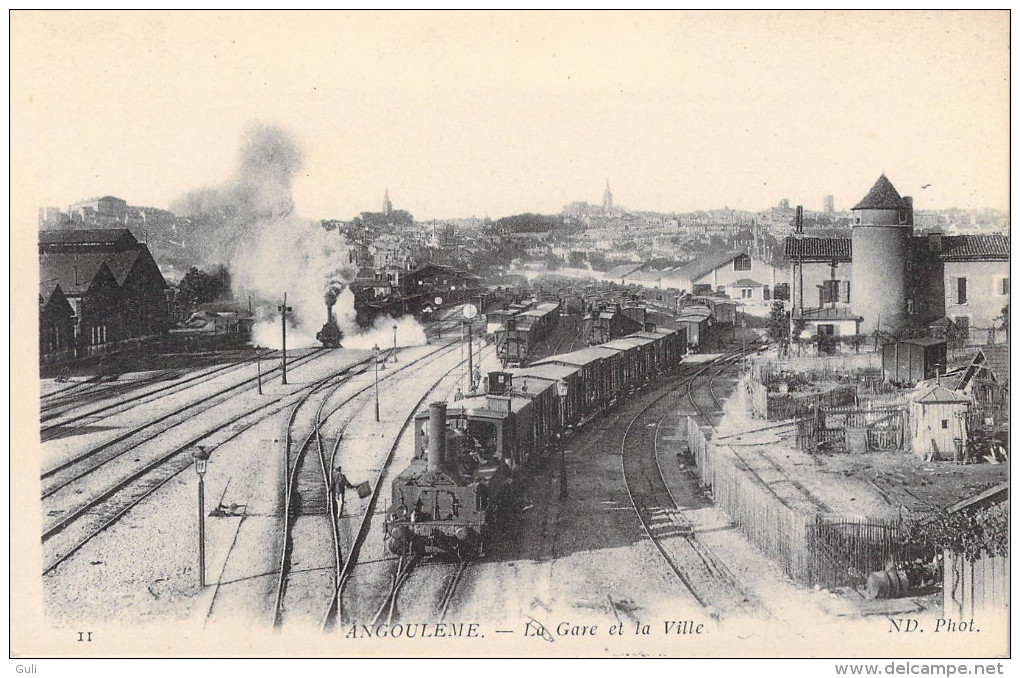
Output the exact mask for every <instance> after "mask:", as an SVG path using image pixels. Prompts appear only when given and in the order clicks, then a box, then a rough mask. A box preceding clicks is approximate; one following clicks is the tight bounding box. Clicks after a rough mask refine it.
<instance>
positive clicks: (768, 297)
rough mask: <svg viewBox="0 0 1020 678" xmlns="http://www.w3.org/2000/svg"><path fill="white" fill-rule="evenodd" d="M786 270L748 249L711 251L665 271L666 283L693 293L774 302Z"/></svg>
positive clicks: (743, 300) (751, 301)
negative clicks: (715, 293) (751, 253)
mask: <svg viewBox="0 0 1020 678" xmlns="http://www.w3.org/2000/svg"><path fill="white" fill-rule="evenodd" d="M785 283H786V274H785V272H784V271H783V270H782V269H779V268H777V267H775V266H773V265H772V264H770V263H768V262H767V261H763V260H762V259H758V258H757V257H752V256H751V255H750V254H749V253H748V252H747V250H731V251H727V252H710V253H708V254H705V255H703V256H700V257H698V258H697V259H695V260H694V261H691V262H689V263H687V264H684V265H683V266H679V267H677V268H675V269H673V270H671V271H668V272H666V271H664V272H663V274H662V283H661V285H662V287H674V288H676V289H678V290H686V291H688V292H690V293H692V294H706V293H709V292H721V293H723V294H725V295H727V296H728V297H730V298H731V299H736V300H739V301H741V302H742V303H745V304H752V305H753V304H767V303H771V301H772V299H773V297H774V296H775V290H776V287H777V286H781V285H785Z"/></svg>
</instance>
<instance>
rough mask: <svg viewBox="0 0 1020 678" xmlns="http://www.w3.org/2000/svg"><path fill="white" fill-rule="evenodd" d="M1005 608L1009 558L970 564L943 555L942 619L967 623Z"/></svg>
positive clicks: (1007, 607)
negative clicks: (966, 621)
mask: <svg viewBox="0 0 1020 678" xmlns="http://www.w3.org/2000/svg"><path fill="white" fill-rule="evenodd" d="M1008 609H1009V558H1008V557H1007V558H1004V557H1000V556H996V557H985V558H981V559H979V560H977V561H975V562H973V563H971V562H968V561H967V560H966V559H965V558H964V557H963V556H957V555H954V554H952V553H950V552H949V551H946V552H945V560H944V561H943V585H942V617H943V618H944V619H956V620H967V619H974V618H980V617H982V616H985V614H983V613H988V612H989V611H991V612H992V613H993V614H996V615H999V616H1001V615H1002V614H1004V613H1005V612H1006V611H1007V610H1008Z"/></svg>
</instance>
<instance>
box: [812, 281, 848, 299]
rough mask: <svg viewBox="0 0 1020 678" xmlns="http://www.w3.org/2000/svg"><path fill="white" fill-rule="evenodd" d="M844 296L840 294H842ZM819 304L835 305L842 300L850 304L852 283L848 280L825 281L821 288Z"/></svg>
mask: <svg viewBox="0 0 1020 678" xmlns="http://www.w3.org/2000/svg"><path fill="white" fill-rule="evenodd" d="M841 291H842V292H843V294H840V292H841ZM819 294H820V298H819V300H818V301H819V303H820V304H834V303H836V302H837V301H840V299H843V301H844V302H846V303H849V301H850V282H849V281H846V280H824V281H822V285H821V287H820V288H819Z"/></svg>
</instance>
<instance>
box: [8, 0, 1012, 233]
mask: <svg viewBox="0 0 1020 678" xmlns="http://www.w3.org/2000/svg"><path fill="white" fill-rule="evenodd" d="M879 14H880V17H879V16H878V15H876V14H875V13H840V12H819V13H795V12H787V13H750V12H736V13H663V14H648V13H642V14H634V15H628V14H623V15H618V14H593V13H569V12H565V13H552V14H541V15H538V14H532V13H476V14H460V13H446V14H430V13H400V12H397V13H355V14H353V15H339V14H312V15H310V14H305V13H280V14H260V13H241V14H232V13H203V14H191V13H145V12H142V13H130V14H117V13H88V12H85V13H78V12H67V13H35V12H18V13H15V14H13V15H12V26H11V28H12V53H14V54H19V55H20V59H18V60H16V61H15V62H14V63H12V80H11V88H12V104H11V116H12V119H11V124H12V149H11V164H12V172H13V175H12V202H13V204H12V208H13V209H14V210H15V214H18V213H19V212H20V213H22V214H26V215H28V214H30V215H31V217H32V218H33V219H34V216H35V210H36V209H37V208H38V207H41V206H46V205H55V206H61V207H64V208H66V206H67V205H68V204H70V203H73V202H75V201H78V200H82V199H85V198H90V197H94V196H100V195H108V194H109V195H115V196H118V197H121V198H124V199H125V200H127V201H128V202H129V203H130V204H132V205H146V206H153V207H161V208H169V207H170V206H171V204H172V203H173V202H174V201H175V200H176V199H177V198H179V197H180V196H182V195H183V194H185V193H186V192H188V191H191V190H193V189H196V188H201V187H204V186H216V185H220V184H223V183H225V182H227V181H228V180H229V179H230V176H231V172H232V171H233V168H234V166H235V165H236V157H237V149H238V146H239V145H240V141H241V138H242V135H243V133H244V130H245V128H246V126H247V125H250V124H251V123H253V122H257V123H262V124H269V125H274V126H278V127H279V128H281V129H283V130H285V131H286V132H287V133H288V134H289V135H290V136H291V137H292V138H293V140H294V141H295V142H296V143H297V144H298V145H299V146H300V147H301V149H302V152H303V163H302V169H301V172H300V173H299V174H298V176H297V177H296V179H295V180H294V184H293V192H294V200H295V206H296V211H297V213H298V214H299V215H300V216H302V217H306V218H310V219H319V218H351V217H353V216H355V215H357V214H358V213H359V212H362V211H376V210H378V209H379V205H380V204H381V200H382V196H383V193H384V191H385V190H386V189H387V188H388V189H389V195H390V198H391V200H392V204H393V207H394V208H395V209H405V210H407V211H409V212H411V213H412V214H414V216H415V218H417V219H431V218H458V217H461V218H462V217H470V216H472V215H474V216H477V217H484V216H487V215H488V216H490V217H492V218H497V217H499V216H504V215H509V214H516V213H521V212H542V213H558V212H560V210H562V209H563V207H564V205H566V204H568V203H570V202H573V201H577V200H584V201H587V202H589V203H591V204H600V203H601V201H602V194H603V191H604V189H605V182H606V178H607V177H608V179H609V181H610V184H611V186H612V192H613V196H614V202H615V203H618V204H622V205H625V206H627V208H629V209H632V210H641V211H654V212H670V211H677V212H685V211H695V210H701V209H704V210H708V209H719V208H722V207H724V206H727V207H730V208H733V209H740V210H748V211H760V210H764V209H767V208H768V207H770V206H773V205H777V204H778V203H779V201H780V199H782V198H787V199H789V201H790V204H791V205H797V204H803V205H804V206H805V208H807V209H810V210H816V211H821V210H822V209H823V207H824V204H823V199H824V197H825V196H826V195H832V196H834V200H835V208H836V210H838V211H844V210H846V209H848V208H849V207H851V206H852V204H853V202H854V201H855V200H856V199H857V198H859V197H860V196H861V195H863V194H864V193H865V192H866V191H867V190H868V188H869V187H870V186H871V185H872V184H873V183H874V181H875V179H876V178H877V177H878V176H879V174H881V173H882V172H883V171H884V172H885V174H887V175H888V176H889V178H890V179H891V180H892V181H893V183H894V184H895V185H896V186H897V187H898V188H899V189H900V191H901V192H902V193H903V194H905V195H912V196H913V197H914V200H915V203H914V204H915V208H916V209H917V210H928V209H947V208H953V207H957V208H962V209H982V208H992V209H999V210H1008V194H1009V180H1008V179H1009V115H1008V113H1009V100H1008V95H1009V81H1008V77H1009V72H1008V64H1009V60H1008V54H1009V53H1008V47H1009V44H1008V37H1009V23H1008V18H1009V15H1008V13H1005V12H984V13H982V12H955V13H929V12H881V13H879ZM879 18H880V20H878V19H879ZM82 54H87V55H88V58H81V55H82ZM61 158H64V159H65V160H63V161H62V160H60V159H61Z"/></svg>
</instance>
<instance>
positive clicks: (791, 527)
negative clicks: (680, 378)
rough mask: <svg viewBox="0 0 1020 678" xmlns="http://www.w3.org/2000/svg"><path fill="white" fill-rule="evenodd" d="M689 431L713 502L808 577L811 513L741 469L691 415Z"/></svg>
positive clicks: (796, 573)
mask: <svg viewBox="0 0 1020 678" xmlns="http://www.w3.org/2000/svg"><path fill="white" fill-rule="evenodd" d="M687 430H688V441H689V442H688V444H689V446H690V448H691V452H692V453H693V454H694V458H695V460H696V461H697V466H698V473H699V476H700V478H701V483H702V485H703V486H705V487H707V488H709V489H710V490H711V492H712V499H713V501H714V502H715V504H716V505H717V506H719V508H721V509H723V510H724V511H725V512H726V514H727V515H729V517H730V519H731V520H732V521H733V522H734V523H736V525H737V528H738V529H739V530H740V532H741V533H742V534H743V535H744V536H745V537H747V538H748V540H750V541H751V542H752V543H753V544H755V545H756V546H757V547H758V548H760V549H761V550H762V552H764V553H765V554H766V555H767V556H769V557H770V558H772V559H773V560H775V561H776V562H777V563H778V564H779V565H780V567H782V568H783V571H784V572H785V573H786V574H787V575H788V576H790V577H792V578H794V579H797V580H799V581H808V580H810V568H809V562H810V557H809V554H808V551H807V539H806V534H807V528H808V525H809V524H810V522H811V516H809V515H807V514H805V513H802V512H800V511H796V510H794V509H791V508H789V507H787V506H786V505H785V504H783V503H782V502H780V501H779V500H778V499H777V498H776V497H775V496H774V495H773V494H772V493H771V492H769V490H768V488H766V487H765V486H764V485H762V484H761V482H760V481H757V480H756V479H755V477H754V476H753V475H752V474H750V473H748V472H747V471H746V470H744V469H743V464H742V463H741V462H740V460H739V459H737V457H736V455H735V454H734V453H733V450H731V449H730V448H729V447H728V446H726V445H716V444H715V443H712V442H711V441H708V440H706V439H705V434H704V432H703V431H702V430H701V429H700V428H699V427H698V425H697V424H696V423H695V421H694V420H693V419H691V418H688V420H687Z"/></svg>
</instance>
